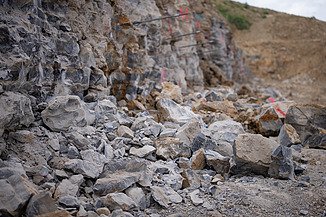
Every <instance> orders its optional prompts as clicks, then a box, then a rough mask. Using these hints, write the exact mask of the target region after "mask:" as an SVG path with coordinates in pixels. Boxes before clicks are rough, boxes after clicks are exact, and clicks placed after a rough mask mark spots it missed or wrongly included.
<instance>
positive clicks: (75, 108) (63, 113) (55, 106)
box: [41, 95, 95, 132]
mask: <svg viewBox="0 0 326 217" xmlns="http://www.w3.org/2000/svg"><path fill="white" fill-rule="evenodd" d="M41 116H42V119H43V122H44V124H45V125H46V126H48V127H49V128H50V129H51V130H53V131H58V132H60V131H68V130H69V128H70V127H84V126H86V125H91V124H93V123H94V121H95V115H93V114H91V112H90V111H89V110H88V108H87V106H86V104H85V103H84V102H83V101H81V100H80V98H79V97H78V96H72V95H68V96H57V97H55V98H54V99H52V100H51V101H50V102H49V105H48V106H47V107H46V108H45V110H43V111H42V113H41Z"/></svg>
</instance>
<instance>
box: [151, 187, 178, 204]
mask: <svg viewBox="0 0 326 217" xmlns="http://www.w3.org/2000/svg"><path fill="white" fill-rule="evenodd" d="M151 190H152V197H153V199H154V200H155V201H156V202H157V203H158V204H160V205H161V206H163V207H165V208H168V207H169V204H171V203H180V202H181V201H182V197H181V196H180V195H179V194H178V193H177V192H175V191H174V190H173V189H172V188H170V187H167V186H165V187H159V186H152V187H151Z"/></svg>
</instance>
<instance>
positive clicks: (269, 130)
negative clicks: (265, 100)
mask: <svg viewBox="0 0 326 217" xmlns="http://www.w3.org/2000/svg"><path fill="white" fill-rule="evenodd" d="M257 119H258V129H259V132H260V133H261V134H262V135H263V136H276V135H278V133H279V131H280V129H281V127H282V125H283V123H282V121H281V119H280V118H279V117H278V114H277V113H276V111H275V110H274V108H272V107H270V108H267V109H265V110H263V111H262V112H261V114H260V115H259V116H258V117H257Z"/></svg>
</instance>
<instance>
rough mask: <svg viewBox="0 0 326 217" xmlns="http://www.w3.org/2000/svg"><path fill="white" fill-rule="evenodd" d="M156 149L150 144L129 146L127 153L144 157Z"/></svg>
mask: <svg viewBox="0 0 326 217" xmlns="http://www.w3.org/2000/svg"><path fill="white" fill-rule="evenodd" d="M155 151H156V148H154V147H153V146H150V145H145V146H143V147H141V148H138V149H137V148H135V147H131V148H130V151H129V153H130V154H132V155H135V156H137V157H145V156H147V155H150V154H152V153H154V152H155Z"/></svg>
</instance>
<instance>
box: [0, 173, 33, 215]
mask: <svg viewBox="0 0 326 217" xmlns="http://www.w3.org/2000/svg"><path fill="white" fill-rule="evenodd" d="M33 194H37V190H36V188H35V186H34V185H33V184H32V183H31V182H30V181H28V179H26V178H24V177H22V176H20V175H12V176H10V177H9V178H7V179H0V214H1V215H4V216H10V215H11V216H17V217H18V216H21V215H22V212H23V210H22V207H24V206H26V205H27V203H28V201H29V199H30V198H31V197H32V196H33Z"/></svg>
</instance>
